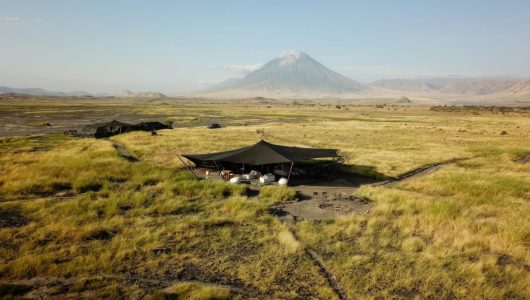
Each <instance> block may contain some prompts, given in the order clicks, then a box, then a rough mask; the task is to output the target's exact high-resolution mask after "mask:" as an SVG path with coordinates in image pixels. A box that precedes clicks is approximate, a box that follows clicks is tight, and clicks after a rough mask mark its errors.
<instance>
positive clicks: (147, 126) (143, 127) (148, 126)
mask: <svg viewBox="0 0 530 300" xmlns="http://www.w3.org/2000/svg"><path fill="white" fill-rule="evenodd" d="M172 128H173V127H171V125H166V124H163V123H160V122H141V123H138V124H136V125H134V130H140V131H153V130H161V129H172Z"/></svg>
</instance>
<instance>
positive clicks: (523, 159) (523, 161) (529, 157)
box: [514, 153, 530, 164]
mask: <svg viewBox="0 0 530 300" xmlns="http://www.w3.org/2000/svg"><path fill="white" fill-rule="evenodd" d="M514 161H515V162H518V163H521V164H527V163H530V153H529V154H528V155H526V156H523V157H520V158H518V159H516V160H514Z"/></svg>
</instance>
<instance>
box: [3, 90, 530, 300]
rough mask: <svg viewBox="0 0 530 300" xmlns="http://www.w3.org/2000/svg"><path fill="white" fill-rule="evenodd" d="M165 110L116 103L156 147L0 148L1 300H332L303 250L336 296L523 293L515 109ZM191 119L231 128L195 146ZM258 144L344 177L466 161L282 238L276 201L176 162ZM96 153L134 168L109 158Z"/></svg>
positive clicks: (373, 194) (365, 191) (529, 173)
mask: <svg viewBox="0 0 530 300" xmlns="http://www.w3.org/2000/svg"><path fill="white" fill-rule="evenodd" d="M79 101H81V100H79ZM164 103H166V104H165V105H156V102H154V103H150V104H149V107H147V106H145V105H144V104H141V103H138V104H134V103H133V104H127V105H126V106H127V109H129V110H137V111H138V113H148V112H149V113H152V114H161V115H165V116H166V117H167V119H171V120H175V121H174V125H175V127H181V128H176V129H173V130H162V131H160V132H159V135H158V136H151V135H150V134H149V133H143V132H134V133H127V134H123V135H119V136H115V137H113V138H111V141H109V140H95V139H74V138H68V137H64V136H62V135H57V134H47V135H42V136H29V137H22V136H21V137H6V138H0V169H1V170H2V172H1V173H0V279H1V280H0V281H2V282H4V283H3V284H1V285H0V290H1V291H2V293H1V294H3V295H10V296H9V297H20V296H21V295H22V294H24V293H25V292H26V291H27V290H25V288H24V287H26V285H21V286H20V287H19V286H17V284H19V282H20V281H23V280H36V278H49V280H50V282H48V283H47V285H50V286H52V287H53V288H50V289H48V291H49V292H50V291H51V292H50V293H53V294H54V295H67V294H68V295H72V297H75V296H76V295H77V296H79V295H81V296H85V297H92V298H120V297H125V298H142V297H144V296H152V297H154V298H155V299H160V297H162V298H168V297H169V298H171V297H181V298H196V299H207V298H218V299H223V298H238V297H239V298H241V299H247V298H253V297H258V296H268V297H271V298H282V299H290V298H293V299H295V298H304V299H305V298H320V299H330V298H331V299H332V298H335V297H336V295H335V294H334V292H333V290H332V289H331V288H330V287H329V284H328V282H327V280H326V278H325V277H323V276H322V274H321V272H320V271H319V269H318V267H316V266H315V265H314V263H313V262H312V261H311V260H310V259H308V257H307V254H306V253H305V252H304V251H303V247H305V246H307V247H309V248H311V249H313V250H314V251H316V252H317V253H318V254H319V257H321V259H322V261H323V263H324V264H325V265H326V266H327V267H328V269H329V270H330V271H331V272H332V273H333V274H334V275H335V277H336V278H337V280H338V282H339V283H340V286H341V287H342V288H343V289H344V291H345V292H346V294H347V295H348V296H349V297H350V298H378V297H380V298H397V299H400V298H401V299H404V298H414V297H418V298H466V297H470V298H487V299H503V298H515V299H524V298H526V297H527V296H528V295H529V294H530V290H529V286H530V285H529V284H528V282H530V273H529V270H530V258H529V257H530V255H529V253H530V243H529V241H530V223H529V222H528V216H529V215H530V204H529V203H530V201H529V200H530V188H529V187H530V164H523V163H517V162H514V160H517V159H519V158H520V157H523V156H526V155H528V152H529V148H528V147H529V145H528V142H527V141H528V139H529V138H530V135H529V133H528V132H527V131H528V130H527V128H529V126H530V121H529V120H530V118H528V112H527V111H526V110H523V109H521V110H506V111H505V112H504V114H503V113H499V112H498V111H497V110H496V109H493V110H490V109H478V110H479V114H478V115H476V114H473V113H469V111H470V109H469V108H462V109H454V110H451V111H447V110H443V111H439V110H431V109H429V108H425V107H415V106H410V107H407V109H406V110H405V109H404V108H402V107H400V106H392V105H386V106H383V107H382V108H377V107H375V106H369V105H366V106H353V105H348V104H341V107H342V109H340V110H339V109H335V108H334V107H333V106H332V107H328V106H326V105H303V103H301V102H299V104H300V105H288V104H285V105H284V104H281V103H278V104H274V105H269V106H270V108H267V107H265V106H260V105H248V106H241V105H240V104H238V105H235V104H234V105H225V104H223V105H219V104H212V103H209V104H207V103H205V104H201V103H189V102H179V101H169V100H168V99H165V100H164ZM82 104H83V105H84V106H86V107H87V109H88V108H90V109H94V110H96V111H97V110H99V109H103V108H104V109H109V108H111V107H113V106H114V104H113V103H112V102H111V103H110V104H105V105H106V106H102V105H103V104H101V103H99V102H98V103H95V104H93V106H90V103H88V104H87V103H84V102H83V103H82ZM8 105H14V104H12V103H1V104H0V111H1V110H2V109H6V107H8ZM17 105H20V104H17ZM135 105H136V106H135ZM28 107H29V106H28ZM57 107H60V108H61V109H66V106H63V104H57V103H56V102H53V103H50V102H47V101H44V100H43V101H42V102H40V103H38V105H37V106H36V107H34V108H32V109H35V111H38V113H39V114H41V115H43V114H46V115H47V117H46V119H47V120H51V121H50V122H52V123H53V118H50V116H51V115H53V114H54V113H55V112H54V110H57ZM116 107H119V106H118V105H116ZM346 108H347V109H346ZM17 109H22V108H20V107H19V106H17ZM26 109H29V108H26ZM116 109H120V108H116ZM31 111H33V110H31ZM176 111H179V112H182V115H179V117H175V115H176V113H175V112H176ZM208 116H215V117H217V118H219V119H223V120H226V123H227V124H231V125H232V126H228V127H226V128H222V129H221V130H219V131H212V130H207V129H206V128H204V126H203V125H202V124H200V123H199V122H201V121H204V122H206V121H207V120H208V119H207V118H209V117H208ZM201 118H202V119H201ZM449 119H450V120H451V121H450V122H448V120H449ZM223 122H224V121H223ZM231 122H233V123H231ZM237 122H239V123H240V124H243V123H247V124H248V126H235V125H234V124H236V123H237ZM54 124H55V123H54ZM205 124H207V123H205ZM286 127H288V128H287V129H288V130H286ZM46 130H47V129H46ZM503 130H505V131H506V132H508V133H509V134H507V135H502V136H501V135H500V132H502V131H503ZM264 132H266V133H267V134H266V138H267V139H268V140H270V141H271V142H275V143H287V144H295V145H298V146H312V147H333V148H340V149H341V154H345V155H347V156H348V157H349V160H348V161H347V162H346V165H345V166H344V169H343V170H342V171H344V172H349V173H351V174H353V175H352V176H353V179H356V178H360V177H362V176H366V177H371V178H373V177H376V178H380V179H386V178H391V177H397V176H399V175H400V174H403V173H406V172H408V171H410V170H413V169H416V168H418V167H420V166H422V165H425V164H430V163H435V162H440V161H447V160H449V159H453V158H464V157H465V158H469V159H467V160H461V161H458V162H456V163H454V164H452V165H450V166H446V167H444V168H442V169H440V170H438V171H436V172H434V173H431V174H426V175H424V176H419V177H414V178H411V179H409V180H407V181H403V182H398V183H392V184H388V185H384V186H377V187H376V186H363V187H362V188H360V189H359V190H358V193H357V194H358V196H360V197H365V198H368V199H370V200H372V202H373V204H374V207H373V209H372V210H371V212H370V213H369V214H366V215H357V216H343V217H339V218H337V219H335V220H331V221H325V222H314V221H302V222H298V223H296V224H295V225H294V226H295V227H296V232H297V237H296V238H295V237H294V236H293V235H292V233H291V231H289V230H288V229H287V227H286V225H285V224H283V223H282V222H281V221H280V220H279V219H278V218H276V217H274V216H273V215H271V214H270V213H269V212H268V210H269V207H270V206H271V205H272V204H275V203H277V202H281V201H289V200H293V199H295V198H296V195H295V194H294V192H293V191H292V190H291V189H289V188H285V187H276V186H265V187H263V188H262V189H261V191H260V194H259V196H258V197H257V198H252V199H249V198H247V196H246V195H247V190H246V187H245V186H243V185H230V184H225V183H222V182H216V181H201V180H198V179H197V178H196V177H195V176H193V175H192V174H191V173H190V172H188V171H184V170H183V169H181V168H180V167H182V165H181V162H180V161H179V160H178V158H177V157H176V154H177V153H196V152H208V151H216V150H223V149H229V148H233V147H237V146H243V145H247V144H249V143H252V142H256V141H257V140H258V139H259V137H260V135H263V134H264ZM112 141H114V142H118V143H120V144H123V145H124V146H125V147H126V149H127V150H128V151H130V152H131V153H133V154H134V155H135V156H136V157H138V158H139V161H137V162H134V163H133V162H129V161H127V160H125V159H123V158H122V157H120V156H119V155H118V152H117V150H116V149H115V148H114V147H113V146H112ZM302 245H303V246H302ZM58 282H60V283H61V284H58ZM47 285H46V284H42V285H41V286H47ZM90 293H91V294H90Z"/></svg>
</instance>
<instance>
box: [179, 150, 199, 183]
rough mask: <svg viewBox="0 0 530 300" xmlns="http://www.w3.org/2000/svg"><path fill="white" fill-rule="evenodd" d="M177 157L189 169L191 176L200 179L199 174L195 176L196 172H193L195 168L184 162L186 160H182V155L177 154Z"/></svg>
mask: <svg viewBox="0 0 530 300" xmlns="http://www.w3.org/2000/svg"><path fill="white" fill-rule="evenodd" d="M177 157H178V159H179V160H180V161H181V162H182V163H183V164H184V166H186V168H188V169H189V170H190V172H191V174H193V175H194V176H195V177H197V178H199V176H197V174H195V171H194V170H193V168H192V167H191V166H190V165H188V164H187V163H186V162H184V160H183V159H182V157H180V155H178V154H177Z"/></svg>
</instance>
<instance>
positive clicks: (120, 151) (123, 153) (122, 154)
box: [110, 141, 140, 162]
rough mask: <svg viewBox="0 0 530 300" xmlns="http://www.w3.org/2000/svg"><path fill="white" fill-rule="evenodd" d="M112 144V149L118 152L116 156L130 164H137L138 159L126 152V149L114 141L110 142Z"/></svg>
mask: <svg viewBox="0 0 530 300" xmlns="http://www.w3.org/2000/svg"><path fill="white" fill-rule="evenodd" d="M110 142H111V143H112V147H114V149H116V150H117V151H118V155H119V156H120V157H123V158H124V159H126V160H128V161H130V162H137V161H139V160H140V159H138V157H136V156H134V155H132V154H131V153H130V152H129V151H127V149H126V148H125V146H124V145H122V144H120V143H118V142H115V141H110Z"/></svg>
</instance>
